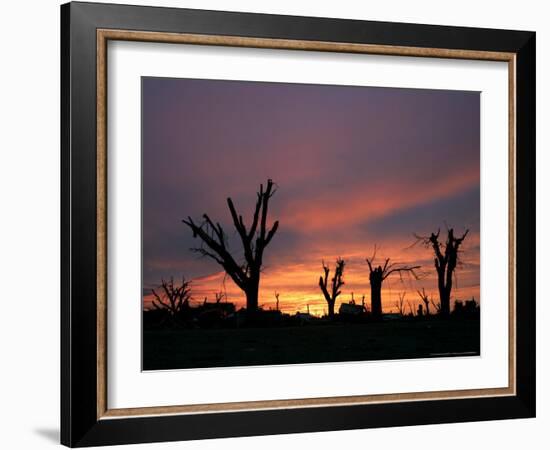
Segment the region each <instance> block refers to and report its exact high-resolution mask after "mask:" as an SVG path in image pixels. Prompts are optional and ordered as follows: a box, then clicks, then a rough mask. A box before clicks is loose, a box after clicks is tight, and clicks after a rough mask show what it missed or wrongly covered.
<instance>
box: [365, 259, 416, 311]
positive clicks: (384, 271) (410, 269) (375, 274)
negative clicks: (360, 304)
mask: <svg viewBox="0 0 550 450" xmlns="http://www.w3.org/2000/svg"><path fill="white" fill-rule="evenodd" d="M375 258H376V249H375V251H374V255H373V256H372V257H371V258H367V259H366V260H367V264H368V265H369V271H370V275H369V281H370V290H371V314H372V317H373V318H374V319H379V318H381V317H382V283H383V282H384V280H386V278H388V277H389V276H390V275H391V274H393V273H398V274H399V275H400V276H402V274H403V273H404V272H406V273H409V274H411V275H412V276H413V277H414V278H416V279H418V275H417V274H416V272H415V270H416V269H420V266H407V265H403V264H398V263H390V258H386V260H385V262H384V265H383V266H380V265H379V266H374V260H375Z"/></svg>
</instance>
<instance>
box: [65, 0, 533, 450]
mask: <svg viewBox="0 0 550 450" xmlns="http://www.w3.org/2000/svg"><path fill="white" fill-rule="evenodd" d="M98 29H113V30H139V31H152V32H164V33H165V32H169V33H193V34H201V35H223V36H241V37H250V38H269V39H285V40H300V41H322V42H334V43H352V44H375V45H383V46H403V47H416V48H439V49H454V50H478V51H487V52H507V53H513V54H515V56H516V61H515V67H516V74H515V76H516V79H515V86H516V99H515V100H516V113H515V123H516V127H515V147H516V174H515V175H516V222H515V232H516V274H517V275H516V298H517V303H516V323H515V327H516V373H515V379H516V393H515V395H508V396H495V397H483V398H461V399H448V400H425V401H412V402H391V403H382V404H376V403H373V404H354V405H345V406H340V405H338V406H319V407H295V408H291V409H271V410H269V409H268V410H255V411H233V412H227V413H225V412H216V413H208V414H200V413H196V414H175V415H158V416H142V417H126V418H116V419H112V418H102V417H99V418H98V410H97V404H98V391H97V384H98V377H97V364H98V346H97V340H98V333H97V328H96V325H97V317H98V306H97V294H98V292H97V279H96V277H97V267H98V261H97V226H96V219H97V191H96V186H97V169H96V167H97V166H96V162H97V135H96V124H97V115H96V111H97V110H96V104H97V85H96V82H97V80H96V55H97V33H96V31H97V30H98ZM535 40H536V36H535V33H534V32H527V31H508V30H495V29H478V28H462V27H448V26H433V25H417V24H405V23H389V22H370V21H359V20H341V19H328V18H311V17H292V16H279V15H265V14H249V13H234V12H219V11H202V10H189V9H174V8H156V7H138V6H126V5H114V4H93V3H80V2H77V3H68V4H65V5H62V6H61V144H62V149H61V176H62V178H61V205H62V210H61V306H62V308H61V443H62V444H64V445H67V446H71V447H81V446H92V445H112V444H127V443H143V442H157V441H176V440H189V439H205V438H217V437H236V436H252V435H268V434H282V433H301V432H318V431H330V430H346V429H356V428H372V427H389V426H402V425H421V424H435V423H446V422H465V421H481V420H494V419H512V418H527V417H534V416H535V249H536V245H535V131H536V130H535V122H536V121H535Z"/></svg>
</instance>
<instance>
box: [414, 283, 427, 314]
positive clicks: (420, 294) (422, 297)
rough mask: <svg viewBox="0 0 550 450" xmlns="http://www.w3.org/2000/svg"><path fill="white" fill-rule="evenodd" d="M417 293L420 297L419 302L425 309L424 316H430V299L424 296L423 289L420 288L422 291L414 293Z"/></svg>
mask: <svg viewBox="0 0 550 450" xmlns="http://www.w3.org/2000/svg"><path fill="white" fill-rule="evenodd" d="M416 292H417V293H418V296H419V297H420V300H422V301H423V302H424V306H425V308H426V316H429V315H430V299H429V297H428V294H426V291H425V290H424V288H422V291H416Z"/></svg>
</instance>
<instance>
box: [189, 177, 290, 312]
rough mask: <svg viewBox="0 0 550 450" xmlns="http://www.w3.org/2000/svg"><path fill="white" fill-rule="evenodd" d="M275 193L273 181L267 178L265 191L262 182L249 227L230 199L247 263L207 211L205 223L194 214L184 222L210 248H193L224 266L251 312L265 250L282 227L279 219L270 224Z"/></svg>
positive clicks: (256, 303)
mask: <svg viewBox="0 0 550 450" xmlns="http://www.w3.org/2000/svg"><path fill="white" fill-rule="evenodd" d="M275 192H276V189H274V185H273V181H272V180H268V181H267V185H266V188H265V190H264V186H263V184H261V185H260V190H259V192H257V200H256V207H255V209H254V214H253V218H252V224H251V226H250V228H249V229H247V227H246V225H245V223H244V221H243V217H242V215H238V214H237V211H236V209H235V206H234V204H233V201H232V200H231V198H228V199H227V205H228V207H229V211H230V212H231V217H232V219H233V225H234V226H235V229H236V230H237V232H238V234H239V236H240V238H241V242H242V248H243V253H244V263H242V264H239V263H238V262H237V261H236V260H235V258H234V257H233V255H232V254H231V253H230V251H229V248H228V245H227V236H226V234H225V232H224V230H223V228H222V226H221V225H220V224H219V222H216V223H214V222H213V221H212V220H211V219H210V217H209V216H208V215H207V214H204V215H203V222H202V223H201V224H200V225H197V224H196V223H195V222H194V221H193V219H192V218H191V217H188V218H187V220H183V223H185V224H186V225H187V226H188V227H189V228H191V231H193V237H195V238H196V237H199V238H200V239H201V241H202V243H204V244H206V246H207V248H205V247H203V246H201V247H199V248H195V249H193V250H194V251H196V252H197V253H200V254H201V255H203V256H208V257H209V258H212V259H213V260H214V261H216V262H217V263H218V264H219V265H220V266H222V267H223V268H224V270H225V271H226V273H227V274H228V275H229V276H230V277H231V279H232V280H233V281H234V282H235V284H236V285H237V286H238V287H239V288H241V289H242V291H243V292H244V293H245V295H246V309H247V310H248V311H249V312H252V311H256V310H257V309H258V291H259V287H260V272H261V268H262V263H263V254H264V250H265V249H266V247H267V246H268V244H269V243H270V242H271V239H273V236H274V235H275V233H276V232H277V229H278V228H279V221H275V222H274V223H273V226H272V227H271V229H268V227H267V211H268V205H269V199H270V198H271V197H272V196H273V195H274V194H275ZM258 227H259V228H258Z"/></svg>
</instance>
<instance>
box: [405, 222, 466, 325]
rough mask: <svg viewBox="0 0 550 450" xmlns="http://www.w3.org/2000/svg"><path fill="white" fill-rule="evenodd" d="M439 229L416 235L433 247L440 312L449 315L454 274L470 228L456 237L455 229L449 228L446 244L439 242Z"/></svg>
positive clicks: (425, 243) (426, 244) (427, 245)
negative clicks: (423, 235) (425, 234)
mask: <svg viewBox="0 0 550 450" xmlns="http://www.w3.org/2000/svg"><path fill="white" fill-rule="evenodd" d="M439 231H440V230H437V233H432V234H431V235H430V236H428V237H422V236H416V238H417V239H418V240H420V241H421V242H422V243H423V244H424V245H425V246H426V247H431V248H432V249H433V252H434V255H435V258H434V265H435V269H436V272H437V288H438V290H439V301H440V304H441V310H440V314H441V315H442V316H448V315H449V314H450V312H451V290H452V288H453V274H454V271H455V269H456V265H457V263H458V254H459V249H460V246H461V245H462V242H463V241H464V239H465V238H466V236H467V235H468V231H469V230H468V229H467V230H466V231H465V232H464V234H463V235H462V236H461V237H456V236H455V234H454V230H453V229H452V228H449V229H448V230H447V240H446V242H445V244H443V243H442V242H439Z"/></svg>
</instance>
